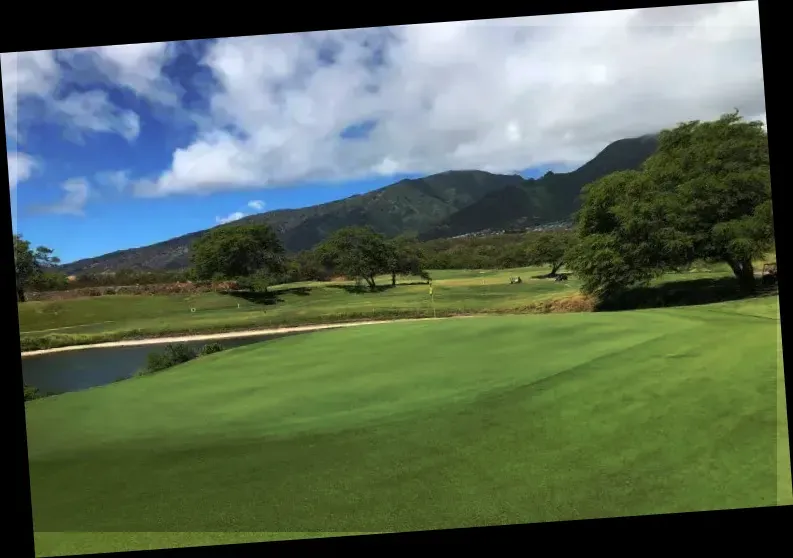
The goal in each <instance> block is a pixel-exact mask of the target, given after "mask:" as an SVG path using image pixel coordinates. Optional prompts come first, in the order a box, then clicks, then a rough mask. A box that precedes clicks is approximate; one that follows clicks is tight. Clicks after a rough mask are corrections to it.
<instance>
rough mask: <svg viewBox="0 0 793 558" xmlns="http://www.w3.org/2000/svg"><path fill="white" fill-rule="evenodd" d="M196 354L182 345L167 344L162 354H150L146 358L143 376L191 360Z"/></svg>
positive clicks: (188, 347)
mask: <svg viewBox="0 0 793 558" xmlns="http://www.w3.org/2000/svg"><path fill="white" fill-rule="evenodd" d="M196 356H198V355H197V354H196V352H195V351H194V350H193V349H192V348H190V346H189V345H185V344H184V343H176V344H168V345H166V346H165V349H164V350H163V352H151V353H149V354H148V356H147V357H146V368H145V370H144V371H143V373H144V374H151V373H154V372H159V371H161V370H165V369H166V368H170V367H171V366H176V365H177V364H182V363H185V362H188V361H190V360H193V359H194V358H195V357H196Z"/></svg>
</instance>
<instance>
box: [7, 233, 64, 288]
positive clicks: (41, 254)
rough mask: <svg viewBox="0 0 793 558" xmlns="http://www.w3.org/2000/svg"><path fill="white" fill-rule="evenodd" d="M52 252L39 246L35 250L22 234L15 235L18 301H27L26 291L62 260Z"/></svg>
mask: <svg viewBox="0 0 793 558" xmlns="http://www.w3.org/2000/svg"><path fill="white" fill-rule="evenodd" d="M52 254H53V250H52V249H51V248H47V247H46V246H39V247H37V248H36V249H35V250H33V249H32V248H31V247H30V241H28V240H25V239H24V238H22V235H20V234H15V235H14V268H15V271H16V287H17V301H19V302H25V300H26V298H25V291H26V290H27V289H30V288H31V287H32V286H33V285H34V284H35V282H36V281H37V280H38V279H40V278H41V277H42V276H43V275H44V274H45V273H47V272H50V271H51V270H52V269H53V268H54V267H55V266H56V265H57V264H58V263H59V262H60V259H58V258H57V257H55V256H53V255H52Z"/></svg>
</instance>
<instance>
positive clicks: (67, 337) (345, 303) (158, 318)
mask: <svg viewBox="0 0 793 558" xmlns="http://www.w3.org/2000/svg"><path fill="white" fill-rule="evenodd" d="M543 271H544V270H543V269H541V268H533V269H532V268H523V269H518V270H499V271H487V272H479V271H476V270H475V271H468V272H466V271H454V270H453V271H438V272H434V273H433V275H434V276H436V277H437V279H436V280H435V281H434V282H433V286H434V287H433V295H434V306H435V307H434V311H433V304H432V300H431V299H430V296H429V289H428V286H427V285H426V284H417V282H418V280H417V279H415V278H414V279H411V278H406V279H401V284H399V285H398V286H397V288H394V289H387V290H385V291H382V292H360V293H356V292H348V291H347V290H345V289H343V288H341V287H343V286H345V285H347V286H351V285H352V283H349V282H347V283H334V284H328V283H294V284H289V285H279V286H275V287H273V288H272V289H271V292H272V294H273V296H275V297H277V302H276V303H275V304H262V303H261V302H252V301H249V300H245V299H243V298H239V297H235V296H230V295H226V294H219V293H203V294H198V295H193V296H185V295H156V296H141V295H138V296H131V295H127V296H124V295H111V296H103V297H88V298H81V299H72V300H64V301H53V302H49V301H48V302H40V301H31V302H26V303H24V304H20V305H19V321H20V330H21V336H22V344H23V350H33V349H40V348H50V347H58V346H65V345H75V344H88V343H96V342H102V341H114V340H120V339H125V338H134V337H156V336H162V335H168V334H179V333H210V332H220V331H230V330H244V329H254V328H266V327H283V326H294V325H304V324H318V323H329V322H342V321H356V320H358V321H360V320H377V319H392V318H393V319H398V318H427V317H432V316H433V315H438V316H449V315H456V314H476V313H485V312H508V311H520V310H521V309H525V308H526V307H527V306H529V305H531V304H533V303H537V302H539V301H542V300H547V299H549V298H553V297H559V296H566V295H569V294H573V293H575V292H576V290H577V282H576V281H575V280H572V281H569V282H567V283H555V282H553V281H548V280H533V281H532V280H529V277H530V276H531V275H536V274H538V273H541V272H543ZM512 275H521V276H522V278H523V279H524V280H525V282H524V283H523V284H520V285H510V284H509V277H510V276H512ZM389 283H390V277H380V278H378V284H380V285H387V284H389ZM483 283H484V284H483ZM301 288H302V289H304V290H302V291H301V290H299V289H301ZM192 308H195V310H196V311H195V312H192V311H191V309H192Z"/></svg>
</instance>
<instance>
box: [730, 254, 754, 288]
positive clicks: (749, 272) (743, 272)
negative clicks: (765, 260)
mask: <svg viewBox="0 0 793 558" xmlns="http://www.w3.org/2000/svg"><path fill="white" fill-rule="evenodd" d="M727 263H728V264H729V265H730V268H731V269H732V272H733V273H734V274H735V277H736V279H738V283H739V284H740V285H741V290H743V291H746V292H752V291H754V289H755V286H756V282H755V278H754V266H752V261H751V260H743V261H739V262H734V261H728V262H727Z"/></svg>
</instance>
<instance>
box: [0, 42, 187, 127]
mask: <svg viewBox="0 0 793 558" xmlns="http://www.w3.org/2000/svg"><path fill="white" fill-rule="evenodd" d="M174 51H175V46H174V45H173V44H168V43H151V44H143V45H118V46H103V47H91V48H77V49H66V50H57V51H34V52H16V53H13V52H12V53H3V54H2V61H1V62H2V85H3V93H4V96H5V106H4V116H5V119H6V132H7V133H8V135H9V136H10V137H11V138H12V139H14V140H15V141H20V142H24V139H25V134H24V132H25V129H26V127H27V126H28V125H29V124H31V123H37V122H41V121H42V119H47V120H48V121H50V122H55V123H58V124H60V125H62V126H63V127H64V128H65V129H66V130H67V132H68V133H69V134H70V136H71V138H72V139H76V140H79V139H80V138H81V137H82V135H83V134H84V133H86V132H94V133H115V134H118V135H120V136H122V137H124V138H125V139H127V140H132V139H135V138H136V137H137V136H138V133H139V132H140V118H139V116H138V115H137V114H136V113H135V112H133V111H131V110H129V109H126V108H122V107H119V106H117V105H115V104H114V103H112V102H111V101H110V99H109V97H108V94H107V92H106V91H105V90H103V89H100V88H99V87H98V85H97V84H98V83H101V82H102V81H104V82H105V85H106V86H111V85H112V86H113V87H116V88H121V89H126V90H128V91H131V92H132V93H134V94H135V95H137V96H138V97H140V98H142V99H145V100H147V101H150V102H151V103H152V104H153V105H152V106H154V105H155V104H160V105H164V106H176V105H178V101H179V99H180V93H181V92H180V90H179V89H178V88H177V86H176V85H174V84H173V83H172V82H171V81H170V80H168V79H167V78H166V76H165V75H164V74H163V68H164V66H165V65H166V64H167V63H168V62H169V61H170V60H171V59H172V57H173V56H174ZM75 87H76V88H75Z"/></svg>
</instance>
